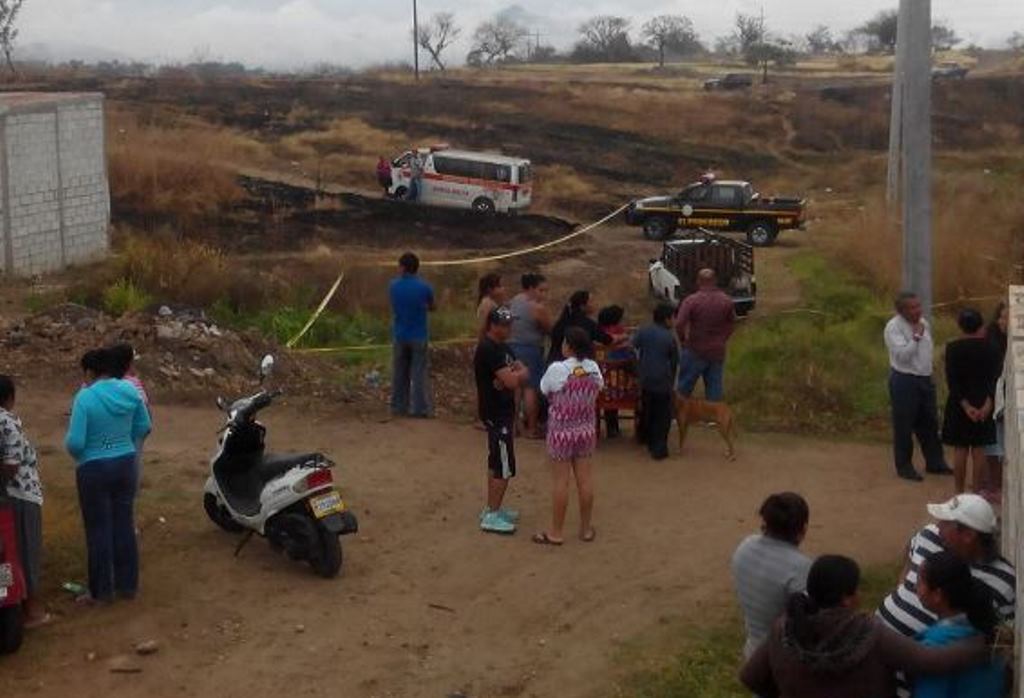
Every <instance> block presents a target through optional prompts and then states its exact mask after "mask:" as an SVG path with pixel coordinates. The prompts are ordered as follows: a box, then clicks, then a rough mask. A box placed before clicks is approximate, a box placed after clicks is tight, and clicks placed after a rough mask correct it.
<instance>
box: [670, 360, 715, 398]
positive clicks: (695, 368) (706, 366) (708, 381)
mask: <svg viewBox="0 0 1024 698" xmlns="http://www.w3.org/2000/svg"><path fill="white" fill-rule="evenodd" d="M698 378H702V379H703V380H704V399H705V400H708V401H709V402H721V401H722V397H723V395H724V394H725V362H724V361H708V360H706V359H702V358H701V357H699V356H697V355H696V354H694V353H693V352H692V351H690V350H689V349H683V350H682V351H680V352H679V384H678V386H677V387H676V390H678V391H679V392H680V393H682V394H683V395H685V396H686V397H690V396H691V395H693V389H694V388H696V387H697V379H698Z"/></svg>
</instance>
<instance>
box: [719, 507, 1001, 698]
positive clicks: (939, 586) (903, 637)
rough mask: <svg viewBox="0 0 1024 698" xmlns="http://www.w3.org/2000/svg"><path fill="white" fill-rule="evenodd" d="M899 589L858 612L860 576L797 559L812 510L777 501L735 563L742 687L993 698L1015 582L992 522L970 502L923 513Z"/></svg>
mask: <svg viewBox="0 0 1024 698" xmlns="http://www.w3.org/2000/svg"><path fill="white" fill-rule="evenodd" d="M927 511H928V514H929V515H930V516H931V517H932V518H933V519H934V520H935V523H932V524H929V525H927V526H925V527H924V528H923V529H921V530H920V531H918V532H917V533H916V534H914V535H913V536H912V537H911V539H910V543H909V544H908V546H907V558H906V561H905V565H904V567H903V570H902V572H901V573H900V577H899V580H898V581H897V584H896V588H895V589H894V590H893V591H892V593H890V594H889V595H888V596H886V597H885V599H884V600H883V602H882V604H881V605H880V606H879V608H878V609H877V610H876V611H875V612H874V613H873V614H872V613H866V612H862V611H860V610H859V604H860V599H859V595H858V592H859V585H860V569H859V567H858V565H857V563H856V562H855V561H854V560H852V559H850V558H848V557H844V556H841V555H822V556H820V557H818V558H817V559H815V560H813V561H812V560H810V559H809V558H808V557H807V556H806V555H804V554H803V553H802V552H801V551H800V545H801V543H802V542H803V540H804V537H805V536H806V534H807V528H808V523H809V519H810V510H809V507H808V504H807V502H806V501H805V500H804V498H803V497H801V496H800V495H799V494H796V493H793V492H782V493H778V494H773V495H771V496H770V497H768V498H767V499H766V500H765V502H764V504H763V505H762V507H761V510H760V514H761V519H762V528H761V533H759V534H755V535H751V536H749V537H748V538H746V539H745V540H744V541H743V542H742V543H741V544H740V545H739V547H738V548H737V549H736V552H735V553H734V554H733V558H732V575H733V581H734V585H735V588H736V593H737V596H738V599H739V603H740V607H741V608H742V610H743V615H744V621H745V625H746V632H747V638H746V645H745V647H744V652H743V654H744V657H745V660H746V661H745V663H744V665H743V668H742V670H741V672H740V679H741V681H742V682H743V683H744V684H745V685H746V686H747V687H748V688H749V689H750V690H751V691H752V692H753V693H754V694H755V695H757V696H762V697H775V696H779V697H781V698H825V697H826V696H827V697H828V698H844V697H845V696H850V698H854V697H856V698H863V697H864V696H893V695H900V696H909V695H911V694H912V695H914V696H915V697H916V698H939V697H940V696H941V697H942V698H1000V697H1001V696H1003V695H1004V690H1005V686H1006V681H1007V679H1006V669H1007V667H1006V665H1005V663H1004V661H1003V659H1002V658H1001V657H1000V656H999V653H997V652H993V646H994V645H995V643H996V640H997V627H998V626H999V625H1000V624H1004V623H1012V622H1013V620H1014V609H1015V603H1016V601H1015V588H1016V575H1015V573H1014V569H1013V567H1012V566H1011V565H1010V564H1009V563H1008V562H1007V561H1006V560H1005V559H1003V558H1002V557H1000V555H999V552H998V546H997V544H996V540H997V532H998V525H997V518H996V514H995V511H994V510H993V508H992V506H991V504H989V503H988V502H987V501H986V500H985V499H984V498H983V497H981V496H979V495H976V494H958V495H956V496H954V497H953V498H952V499H950V500H949V501H946V502H943V503H940V504H929V505H928V507H927Z"/></svg>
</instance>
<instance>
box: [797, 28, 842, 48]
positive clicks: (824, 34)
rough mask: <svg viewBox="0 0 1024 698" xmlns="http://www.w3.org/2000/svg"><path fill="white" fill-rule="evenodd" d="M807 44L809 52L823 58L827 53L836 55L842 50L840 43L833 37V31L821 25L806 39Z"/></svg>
mask: <svg viewBox="0 0 1024 698" xmlns="http://www.w3.org/2000/svg"><path fill="white" fill-rule="evenodd" d="M804 41H806V42H807V52H808V53H810V54H811V55H813V56H821V55H824V54H826V53H836V52H838V51H839V50H840V46H839V42H838V41H836V40H835V38H833V36H832V30H831V29H829V28H828V27H827V26H825V25H824V24H819V25H818V26H816V27H815V28H814V29H812V30H811V31H810V32H809V33H808V34H807V36H805V37H804Z"/></svg>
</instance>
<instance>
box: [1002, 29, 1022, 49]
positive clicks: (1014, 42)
mask: <svg viewBox="0 0 1024 698" xmlns="http://www.w3.org/2000/svg"><path fill="white" fill-rule="evenodd" d="M1006 45H1007V46H1009V47H1010V50H1011V51H1016V52H1018V53H1019V52H1021V51H1024V32H1014V33H1013V34H1010V38H1009V39H1007V40H1006Z"/></svg>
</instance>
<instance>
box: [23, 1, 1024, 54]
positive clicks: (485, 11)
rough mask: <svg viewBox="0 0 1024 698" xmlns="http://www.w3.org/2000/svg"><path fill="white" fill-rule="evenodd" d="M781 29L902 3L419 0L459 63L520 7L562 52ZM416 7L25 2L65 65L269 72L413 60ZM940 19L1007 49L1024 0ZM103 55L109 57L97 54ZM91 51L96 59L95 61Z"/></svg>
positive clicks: (955, 9)
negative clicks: (630, 33)
mask: <svg viewBox="0 0 1024 698" xmlns="http://www.w3.org/2000/svg"><path fill="white" fill-rule="evenodd" d="M762 4H763V5H764V9H765V13H766V15H767V18H768V26H769V28H770V29H771V30H773V31H775V32H778V33H780V34H802V33H805V32H806V31H807V30H808V29H810V28H811V27H813V26H814V25H816V24H819V23H824V24H828V25H829V26H831V27H834V28H835V29H836V30H838V31H845V30H846V29H849V28H851V27H853V26H855V25H857V24H859V23H860V22H862V21H863V20H864V19H866V18H867V17H869V16H870V15H872V14H873V13H875V12H877V11H878V10H881V9H886V8H889V7H894V6H895V5H896V4H897V0H859V1H858V2H851V1H850V0H764V2H763V3H762V2H761V1H760V0H715V1H714V2H708V1H707V0H701V1H694V0H675V1H674V2H673V1H671V0H419V6H420V14H421V16H429V15H430V14H432V13H434V12H438V11H443V10H450V11H454V12H455V13H456V16H457V18H458V22H459V24H460V25H461V26H462V27H463V28H464V31H463V34H464V36H463V39H462V41H461V42H460V44H461V45H459V46H457V47H456V48H455V49H453V56H458V57H462V56H464V55H465V53H466V51H467V49H468V39H469V35H470V34H471V33H472V29H473V27H475V25H476V24H477V23H478V22H479V21H481V20H482V19H485V18H487V17H489V16H492V15H493V14H494V13H496V12H499V11H502V10H505V9H507V8H509V7H512V6H518V8H519V9H518V10H517V12H518V14H520V15H521V16H524V17H526V18H527V19H528V22H529V23H530V24H531V25H532V26H531V29H534V30H537V31H540V32H543V33H545V34H546V35H547V36H544V37H542V39H541V40H542V42H546V43H550V44H553V45H555V46H558V47H559V48H562V47H565V46H568V45H570V44H571V42H572V40H573V33H574V29H575V27H576V26H577V25H578V24H579V23H580V22H581V21H583V20H585V19H586V18H588V17H591V16H593V15H596V14H602V13H610V14H620V15H624V16H628V17H630V18H631V19H632V20H633V25H634V27H638V26H639V25H640V24H642V23H643V22H644V21H645V20H646V19H647V18H648V17H650V16H652V15H655V14H662V13H673V14H674V13H681V14H685V15H687V16H689V17H690V18H691V19H692V20H693V21H694V23H695V25H696V27H697V30H698V31H699V32H700V33H701V35H702V36H703V37H704V38H705V39H706V40H708V39H711V38H713V37H715V36H717V35H721V34H726V33H728V32H729V31H730V25H731V22H732V19H733V17H734V15H735V14H736V13H737V12H747V13H755V12H760V8H761V6H762ZM411 5H412V0H26V2H25V6H24V9H23V10H22V13H23V14H22V17H21V22H20V24H21V37H20V38H19V43H20V45H21V46H22V47H23V49H25V50H26V51H30V52H36V51H39V50H40V49H41V47H43V46H45V47H47V48H48V49H50V50H51V52H52V55H53V56H54V57H56V58H60V59H66V58H69V57H74V56H75V55H76V54H82V55H83V56H84V57H86V58H90V59H95V58H96V57H98V56H108V57H121V58H136V59H142V60H147V61H156V62H174V61H183V60H190V59H195V58H201V59H210V60H224V61H242V62H244V63H247V64H250V65H261V66H264V67H269V68H293V67H302V66H308V65H311V64H314V63H317V62H321V61H329V62H332V63H337V64H346V65H352V66H365V65H367V64H371V63H380V62H386V61H395V60H408V58H409V54H410V53H411V49H410V48H409V47H408V46H407V44H409V37H410V27H411ZM932 13H933V16H934V17H935V19H937V20H945V21H947V22H948V23H949V24H951V25H952V26H953V27H954V28H955V29H956V31H957V32H958V33H959V34H960V35H961V36H962V37H964V38H965V39H967V40H968V41H972V42H976V43H979V44H981V45H988V46H998V45H1000V44H1002V43H1003V42H1005V40H1006V38H1007V37H1008V36H1009V35H1010V34H1011V33H1012V32H1013V31H1014V30H1017V31H1024V0H933V2H932ZM98 52H101V53H98ZM86 54H88V55H86Z"/></svg>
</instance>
